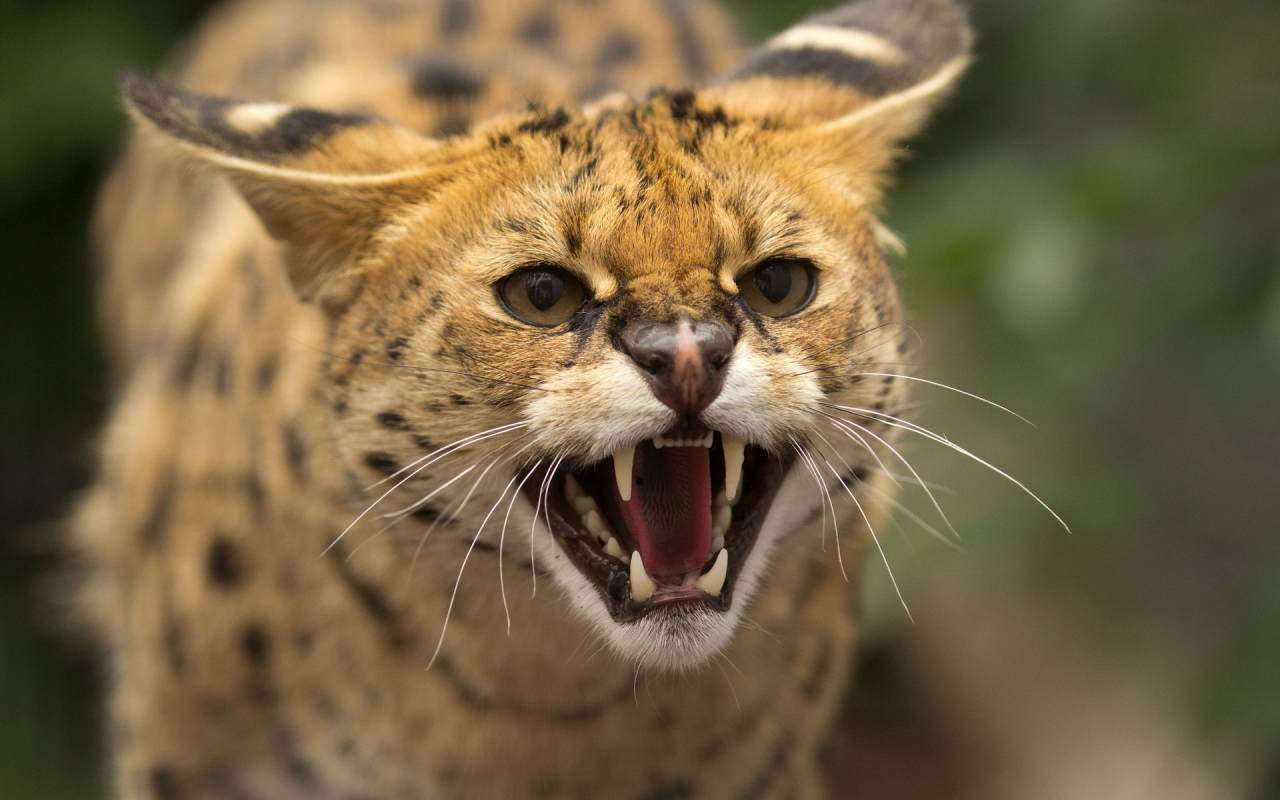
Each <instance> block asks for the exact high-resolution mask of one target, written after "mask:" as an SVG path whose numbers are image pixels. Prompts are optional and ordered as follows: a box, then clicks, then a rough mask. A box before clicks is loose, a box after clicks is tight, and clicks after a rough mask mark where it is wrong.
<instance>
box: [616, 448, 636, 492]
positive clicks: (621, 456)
mask: <svg viewBox="0 0 1280 800" xmlns="http://www.w3.org/2000/svg"><path fill="white" fill-rule="evenodd" d="M635 459H636V446H635V445H631V446H630V447H620V448H618V449H617V450H614V451H613V477H614V478H616V479H617V481H618V494H619V495H621V496H622V502H624V503H625V502H627V501H628V500H630V499H631V467H632V465H634V464H635Z"/></svg>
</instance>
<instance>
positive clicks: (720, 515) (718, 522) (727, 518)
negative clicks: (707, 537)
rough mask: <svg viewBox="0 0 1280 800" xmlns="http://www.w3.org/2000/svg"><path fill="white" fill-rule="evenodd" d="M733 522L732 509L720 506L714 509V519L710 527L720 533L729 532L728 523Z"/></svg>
mask: <svg viewBox="0 0 1280 800" xmlns="http://www.w3.org/2000/svg"><path fill="white" fill-rule="evenodd" d="M732 520H733V509H731V508H729V507H728V506H720V508H718V509H716V517H715V519H714V520H713V521H712V523H711V524H712V525H713V526H714V527H717V528H719V529H720V530H721V532H724V531H727V530H729V523H730V522H731V521H732Z"/></svg>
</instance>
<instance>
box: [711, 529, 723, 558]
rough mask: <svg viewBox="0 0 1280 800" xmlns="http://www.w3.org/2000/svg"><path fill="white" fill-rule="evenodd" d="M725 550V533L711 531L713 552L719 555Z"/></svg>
mask: <svg viewBox="0 0 1280 800" xmlns="http://www.w3.org/2000/svg"><path fill="white" fill-rule="evenodd" d="M723 549H724V531H720V530H716V529H715V528H712V529H711V552H713V553H718V552H720V551H721V550H723Z"/></svg>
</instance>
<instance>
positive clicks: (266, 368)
mask: <svg viewBox="0 0 1280 800" xmlns="http://www.w3.org/2000/svg"><path fill="white" fill-rule="evenodd" d="M277 366H278V365H277V362H276V360H275V359H274V358H270V359H268V360H266V361H264V362H262V363H261V364H259V365H258V376H257V379H256V380H255V383H256V384H257V385H258V391H259V392H262V393H263V394H265V393H267V392H269V391H271V387H272V385H273V384H274V383H275V382H276V369H277Z"/></svg>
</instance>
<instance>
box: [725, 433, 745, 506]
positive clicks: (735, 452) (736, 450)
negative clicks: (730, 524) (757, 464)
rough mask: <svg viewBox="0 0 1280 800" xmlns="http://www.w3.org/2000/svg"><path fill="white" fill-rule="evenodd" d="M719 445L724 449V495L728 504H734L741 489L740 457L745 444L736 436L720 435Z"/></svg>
mask: <svg viewBox="0 0 1280 800" xmlns="http://www.w3.org/2000/svg"><path fill="white" fill-rule="evenodd" d="M720 444H721V445H722V446H723V447H724V494H725V497H726V498H727V499H728V500H729V502H730V503H734V502H736V501H737V499H738V492H739V491H740V490H741V489H742V457H743V454H744V453H745V452H746V448H747V443H746V442H744V441H742V440H741V439H739V438H738V437H737V436H731V435H729V434H727V433H722V434H720Z"/></svg>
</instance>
